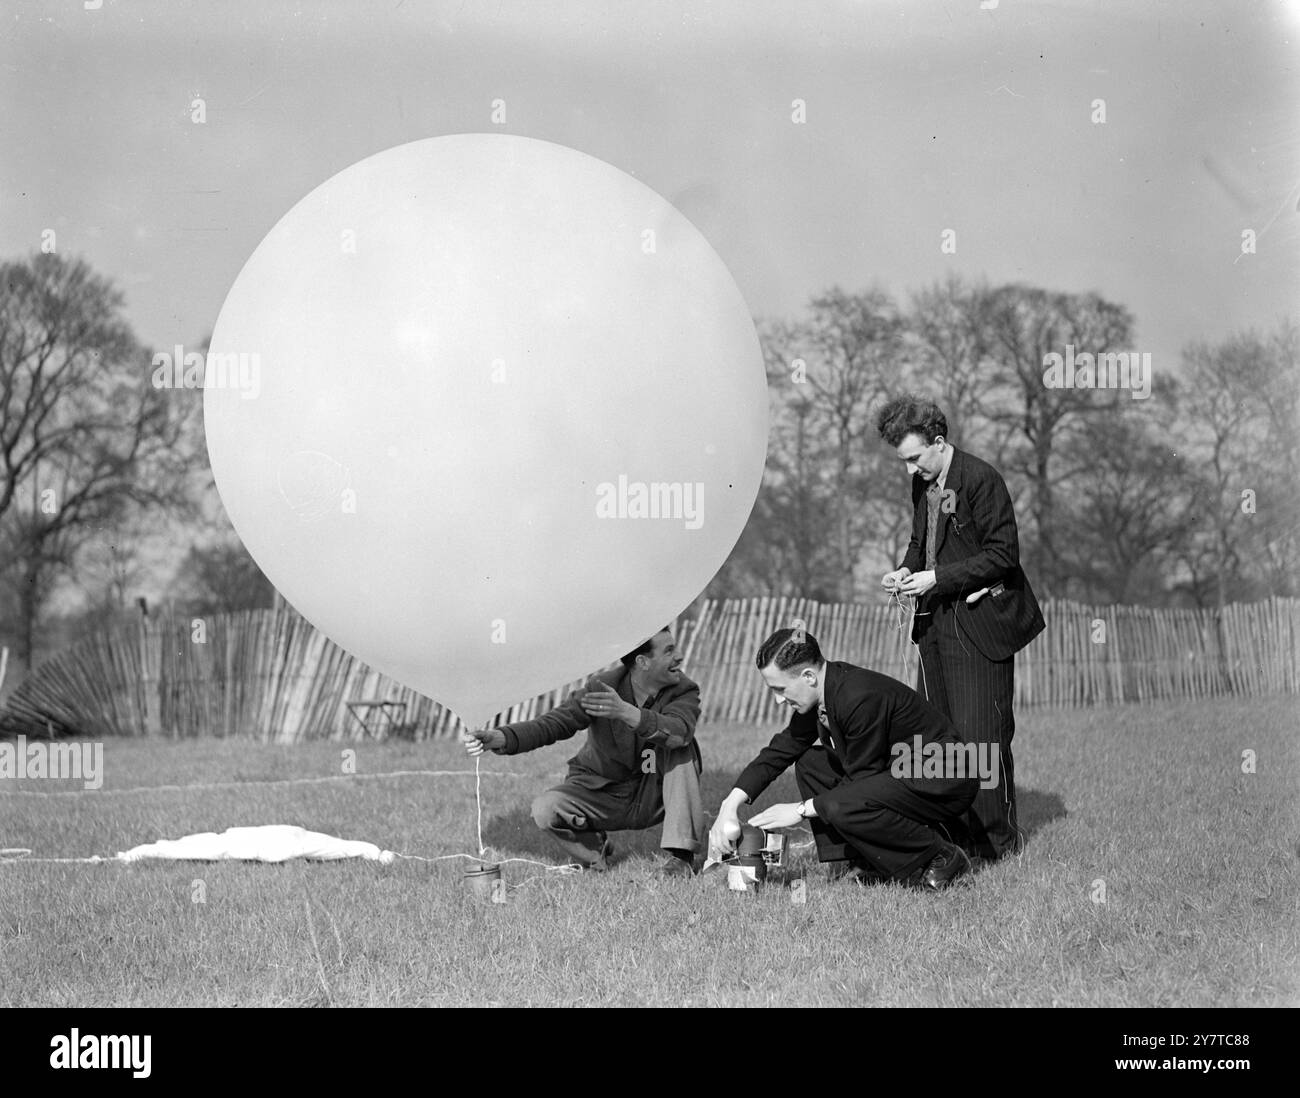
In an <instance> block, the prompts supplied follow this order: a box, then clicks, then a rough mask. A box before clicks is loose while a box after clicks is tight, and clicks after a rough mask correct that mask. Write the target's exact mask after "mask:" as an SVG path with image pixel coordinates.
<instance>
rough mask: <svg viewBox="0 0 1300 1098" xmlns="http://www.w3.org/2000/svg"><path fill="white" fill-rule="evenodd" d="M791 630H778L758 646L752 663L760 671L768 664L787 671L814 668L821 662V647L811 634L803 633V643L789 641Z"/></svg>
mask: <svg viewBox="0 0 1300 1098" xmlns="http://www.w3.org/2000/svg"><path fill="white" fill-rule="evenodd" d="M793 636H794V630H793V629H778V630H777V631H776V632H775V633H773V634H772V635H771V636H770V637H768V638H767V640H765V641H764V642H763V643H762V644H760V645H759V646H758V655H756V656H755V657H754V662H755V663H757V664H758V669H759V670H760V671H762V670H763V669H764V668H765V667H767V666H768V665H769V664H774V665H775V666H776V669H777V670H778V671H789V670H790V669H791V668H794V667H804V666H805V665H806V666H809V667H816V666H817V665H818V664H820V663H821V662H822V650H821V646H820V645H819V644H818V643H817V638H816V637H814V636H813V635H812V634H811V633H809V632H806V631H805V633H804V640H803V643H802V644H800V643H799V642H797V641H794V640H791V637H793Z"/></svg>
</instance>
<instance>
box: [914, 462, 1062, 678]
mask: <svg viewBox="0 0 1300 1098" xmlns="http://www.w3.org/2000/svg"><path fill="white" fill-rule="evenodd" d="M952 451H953V452H952V462H951V464H950V465H949V466H948V477H947V479H946V480H945V481H944V490H943V496H942V499H941V503H940V507H939V524H938V529H937V531H936V534H935V541H936V543H937V548H936V551H935V569H934V576H935V586H934V587H933V588H932V589H931V590H930V592H929V593H928V595H926V596H925V599H926V600H928V604H929V605H930V606H932V605H933V604H934V603H936V602H951V603H952V605H953V607H954V613H955V614H956V618H957V623H958V626H959V628H961V630H962V632H963V633H964V634H965V635H966V636H967V637H969V638H970V639H971V641H972V642H973V643H974V645H975V647H976V648H977V649H979V651H980V652H981V653H983V655H984V656H985V657H986V658H987V659H990V660H1004V659H1007V658H1009V657H1010V656H1013V655H1014V654H1015V653H1016V652H1018V651H1020V649H1022V648H1024V646H1025V645H1027V644H1028V643H1029V642H1030V641H1031V640H1033V639H1034V637H1036V636H1038V634H1039V633H1041V632H1042V631H1043V627H1044V625H1043V614H1042V611H1041V610H1040V609H1039V606H1038V600H1037V599H1036V598H1035V597H1034V592H1033V589H1032V588H1031V587H1030V586H1029V580H1028V579H1027V578H1026V576H1025V573H1024V570H1023V569H1022V568H1021V567H1020V540H1019V535H1018V533H1017V531H1016V514H1015V510H1014V509H1013V508H1012V506H1011V494H1010V493H1009V492H1008V491H1007V485H1006V481H1004V480H1003V479H1002V474H1001V473H999V472H998V471H997V470H996V469H994V468H993V466H992V465H990V464H989V463H988V462H986V461H981V460H980V459H979V458H977V457H975V456H974V455H972V454H968V453H966V452H965V451H963V450H959V449H957V447H956V446H954V447H953V448H952ZM925 489H926V484H925V481H923V480H922V479H921V478H920V477H919V476H914V477H913V478H912V508H913V516H912V539H911V541H910V542H908V546H907V553H906V555H905V556H904V557H903V563H902V565H901V566H900V567H906V568H910V569H911V570H912V571H913V572H921V571H924V570H925V536H926V518H927V514H928V512H927V502H926V496H925ZM998 583H1001V584H1002V585H1003V586H1004V588H1005V590H1004V591H1002V592H1001V593H1000V594H998V595H992V594H989V595H985V596H984V597H983V598H981V599H980V600H979V601H978V602H977V603H975V605H974V606H969V605H967V603H966V596H967V595H969V594H971V593H972V592H974V591H978V590H979V589H980V588H982V587H992V586H994V585H996V584H998ZM921 608H922V609H927V606H926V605H923V606H922V607H921ZM919 625H920V623H919V621H918V622H916V623H914V624H913V627H912V639H913V640H916V639H918V634H919Z"/></svg>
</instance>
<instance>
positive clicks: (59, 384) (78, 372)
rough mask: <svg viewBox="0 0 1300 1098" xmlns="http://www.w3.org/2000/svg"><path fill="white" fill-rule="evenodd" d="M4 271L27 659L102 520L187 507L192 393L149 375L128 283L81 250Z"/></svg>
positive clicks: (13, 499)
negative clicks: (128, 302)
mask: <svg viewBox="0 0 1300 1098" xmlns="http://www.w3.org/2000/svg"><path fill="white" fill-rule="evenodd" d="M0 285H2V286H3V288H4V297H3V300H0V538H2V539H3V543H4V545H5V546H6V547H7V548H8V550H9V553H10V554H11V555H10V556H9V557H8V559H6V560H0V568H4V566H5V565H7V566H8V567H7V568H4V570H5V572H6V578H7V580H8V581H9V582H10V583H12V584H16V585H17V588H18V602H19V611H20V618H21V633H20V637H19V655H20V657H21V658H22V659H23V660H24V661H25V662H28V663H30V659H31V656H32V653H33V651H34V649H35V645H36V632H37V625H38V619H39V615H40V612H41V608H42V607H43V605H44V603H45V600H46V599H47V598H48V596H49V594H50V592H51V590H52V589H53V586H54V584H55V583H56V582H57V581H58V579H59V578H60V577H61V576H62V575H64V574H66V573H67V572H68V571H69V570H71V569H72V568H74V567H75V565H76V562H77V560H78V556H79V554H80V552H81V550H82V549H83V547H84V546H85V545H86V543H87V542H88V540H90V538H91V537H93V535H94V534H95V532H96V530H97V529H99V528H100V527H103V526H105V525H117V524H121V523H124V522H131V521H133V520H134V519H136V518H138V516H140V515H141V514H142V513H144V512H146V511H148V510H151V509H158V508H167V509H171V510H173V511H175V512H177V513H184V512H185V511H186V509H187V507H188V500H187V497H186V494H185V491H184V486H183V481H184V478H185V476H186V474H187V472H188V466H187V453H186V452H185V449H184V448H183V447H182V446H181V445H180V442H181V440H182V436H183V425H184V423H185V421H186V419H187V418H188V417H190V416H192V415H194V414H195V408H196V402H195V401H194V399H193V396H194V394H192V393H188V392H184V391H182V392H180V393H175V392H174V391H171V390H163V391H159V390H155V389H154V388H153V387H152V386H151V384H150V372H149V369H148V366H149V358H148V356H147V355H146V353H145V350H144V348H143V347H142V346H141V345H140V344H139V343H138V342H137V341H136V339H135V336H134V334H133V333H132V332H131V329H130V327H129V326H128V324H127V323H126V321H125V320H124V319H123V318H122V316H121V315H120V314H121V309H122V295H121V293H120V292H119V291H118V290H117V289H115V288H114V287H113V286H112V284H111V283H110V282H109V281H108V280H106V279H104V278H101V277H100V276H98V275H96V274H95V273H94V272H93V271H91V269H90V267H89V266H88V265H87V264H86V263H85V262H84V261H83V260H80V259H73V260H67V259H64V258H62V257H60V256H57V255H36V256H34V257H32V258H31V259H29V260H26V261H20V262H10V263H5V264H3V265H0ZM28 499H30V501H31V503H30V506H29V505H28V503H27V500H28Z"/></svg>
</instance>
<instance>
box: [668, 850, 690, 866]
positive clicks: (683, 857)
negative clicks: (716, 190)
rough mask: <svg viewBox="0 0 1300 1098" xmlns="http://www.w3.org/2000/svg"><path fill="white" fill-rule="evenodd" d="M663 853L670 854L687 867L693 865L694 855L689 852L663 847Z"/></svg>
mask: <svg viewBox="0 0 1300 1098" xmlns="http://www.w3.org/2000/svg"><path fill="white" fill-rule="evenodd" d="M664 853H665V854H671V855H672V856H673V857H674V858H676V859H677V860H678V861H680V862H686V863H687V864H689V865H694V864H695V855H694V854H693V853H692V852H691V851H689V850H678V849H676V848H675V847H671V846H666V847H664Z"/></svg>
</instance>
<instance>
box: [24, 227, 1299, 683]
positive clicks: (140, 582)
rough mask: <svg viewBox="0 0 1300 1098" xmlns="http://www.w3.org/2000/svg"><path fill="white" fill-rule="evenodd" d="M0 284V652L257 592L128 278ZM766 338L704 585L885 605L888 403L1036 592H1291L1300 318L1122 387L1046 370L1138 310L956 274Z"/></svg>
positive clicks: (892, 483)
mask: <svg viewBox="0 0 1300 1098" xmlns="http://www.w3.org/2000/svg"><path fill="white" fill-rule="evenodd" d="M0 293H2V294H3V297H2V299H0V644H6V645H10V646H11V647H13V648H14V649H15V651H16V655H17V659H18V662H19V663H20V664H22V665H30V663H31V662H32V659H33V657H35V656H39V655H41V654H43V653H44V652H47V651H52V650H54V649H56V648H57V647H59V646H60V645H61V644H63V643H66V642H67V641H68V640H70V639H72V638H74V637H75V636H76V635H77V634H78V633H80V632H83V631H84V630H86V629H88V628H93V627H95V626H96V625H97V624H101V623H103V622H105V621H108V620H111V619H113V618H117V617H120V616H122V615H124V614H128V613H139V612H142V611H143V612H148V610H149V606H148V605H147V603H144V602H143V599H142V597H141V590H142V588H147V589H148V590H150V591H154V592H157V591H162V592H163V596H164V597H165V598H166V599H168V600H170V601H172V602H174V604H175V606H176V608H177V610H178V611H179V612H180V613H183V614H187V615H189V614H195V615H203V614H210V613H216V612H220V611H224V610H233V609H246V608H252V607H256V606H269V605H270V604H271V602H272V600H273V599H274V591H273V589H272V587H271V585H270V584H269V583H268V582H267V580H266V579H265V577H264V576H263V575H262V574H261V572H260V571H259V570H258V568H257V566H256V564H255V563H254V562H253V561H252V559H251V558H250V557H249V556H248V554H247V553H246V552H245V551H244V549H243V547H242V546H241V545H240V543H239V540H238V538H237V537H236V536H235V534H234V531H233V529H232V528H231V527H230V524H229V522H228V520H227V519H226V517H225V514H224V512H223V511H222V510H221V507H220V503H219V500H217V498H216V492H215V490H214V485H213V481H212V475H211V470H210V469H209V467H208V464H207V455H206V446H205V443H204V439H203V423H202V391H201V390H196V391H195V390H176V389H157V388H155V387H154V386H153V385H152V384H151V383H150V376H151V372H152V370H151V361H152V355H151V352H150V350H149V349H148V348H146V347H145V346H144V345H143V344H142V343H141V342H140V341H139V340H138V339H137V337H136V335H135V334H134V332H133V331H132V328H131V326H130V324H129V323H128V321H127V320H126V317H125V302H124V298H123V295H122V293H121V291H120V290H119V289H118V288H117V287H116V286H115V285H114V284H113V283H112V281H111V280H110V279H108V278H106V277H104V276H102V275H99V274H97V273H96V272H95V271H94V270H92V269H91V267H90V266H89V265H88V264H87V263H86V262H85V261H84V260H82V259H77V258H65V257H63V256H59V255H55V254H44V253H41V254H35V255H32V256H29V257H25V258H22V259H18V260H13V261H10V262H6V263H3V264H0ZM759 333H760V337H761V342H762V346H763V353H764V359H765V367H766V370H767V375H768V383H769V385H768V388H769V400H770V402H771V417H772V421H771V431H770V435H769V452H768V461H767V468H766V472H765V475H764V480H763V485H762V488H761V490H760V493H759V497H758V500H757V503H756V504H755V508H754V512H753V514H752V516H751V518H750V521H749V523H748V525H747V526H746V528H745V530H744V533H743V534H742V536H741V538H740V541H739V543H738V545H737V547H736V550H735V551H734V552H733V553H732V555H731V557H730V558H729V560H728V561H727V563H726V564H725V565H724V567H723V568H722V570H721V571H720V572H719V573H718V575H717V576H716V577H715V579H714V580H713V582H712V583H711V584H710V585H709V588H708V591H707V594H708V595H709V596H711V597H727V596H741V595H755V594H783V595H796V596H802V597H807V598H813V599H818V600H825V601H853V600H855V599H861V598H876V597H878V582H879V576H880V574H881V573H882V572H883V571H885V570H886V569H887V568H889V567H893V566H894V565H895V564H896V563H897V561H899V560H900V559H901V558H902V554H903V549H904V547H905V546H906V543H907V538H908V534H909V530H910V521H911V518H910V505H909V502H908V501H909V493H908V485H907V479H906V474H905V473H904V471H903V469H902V467H901V463H900V462H899V461H898V459H897V457H896V456H895V455H894V453H893V452H892V451H891V450H890V449H889V448H887V447H886V446H885V445H884V443H882V442H881V441H880V439H879V438H878V436H877V434H876V430H875V423H874V416H875V413H876V411H877V410H878V408H879V407H880V406H881V405H882V404H883V403H884V402H885V401H886V400H887V399H889V398H890V397H893V396H896V395H898V394H900V393H902V392H904V391H912V392H917V393H920V394H924V395H928V396H930V397H932V398H933V399H935V400H936V401H937V402H938V403H939V405H940V406H941V407H942V408H943V409H944V411H945V413H946V414H947V417H948V421H949V425H950V434H951V438H952V441H953V442H954V443H955V444H956V445H958V446H960V447H963V448H965V449H969V450H970V451H971V452H973V453H975V454H977V455H978V456H980V457H982V458H984V459H985V460H987V461H990V462H991V463H992V464H994V465H995V466H997V467H998V468H999V469H1000V470H1001V471H1002V473H1003V475H1004V476H1005V477H1006V479H1007V482H1008V485H1009V487H1010V488H1011V491H1012V494H1013V497H1014V498H1015V500H1016V507H1017V515H1018V518H1019V522H1020V534H1021V557H1022V561H1023V562H1024V564H1025V566H1026V568H1027V570H1028V572H1029V575H1030V578H1031V581H1032V582H1033V584H1034V586H1035V588H1036V589H1037V590H1038V592H1039V594H1040V595H1041V596H1051V595H1055V596H1059V597H1066V598H1075V599H1079V600H1081V601H1086V602H1091V603H1144V604H1148V605H1171V604H1172V605H1178V604H1182V605H1197V606H1213V605H1222V604H1223V603H1225V602H1229V601H1248V600H1252V599H1256V598H1260V597H1265V596H1268V595H1272V594H1281V595H1295V594H1296V583H1297V580H1296V576H1297V572H1300V569H1298V568H1297V564H1300V508H1298V507H1297V504H1296V502H1295V496H1294V493H1293V492H1292V490H1291V488H1290V485H1289V477H1288V475H1287V472H1288V470H1290V469H1293V468H1295V466H1296V461H1297V457H1300V454H1298V453H1297V442H1296V430H1295V427H1296V419H1297V416H1296V410H1297V400H1298V399H1300V370H1298V368H1297V350H1298V346H1300V336H1298V333H1297V328H1296V326H1295V324H1294V322H1293V321H1292V320H1291V319H1290V318H1283V319H1281V320H1280V321H1279V322H1278V324H1277V325H1276V327H1275V328H1274V329H1273V330H1270V331H1266V332H1256V331H1245V332H1239V333H1234V334H1232V335H1230V336H1229V337H1227V338H1226V339H1224V340H1222V341H1220V342H1218V343H1206V342H1191V343H1189V344H1188V345H1187V346H1186V347H1185V348H1184V350H1183V352H1182V356H1181V363H1180V364H1179V366H1180V368H1178V369H1176V368H1175V366H1174V364H1171V363H1163V362H1156V363H1154V364H1153V368H1152V370H1151V375H1150V377H1149V378H1148V379H1147V380H1148V381H1149V391H1148V392H1147V394H1146V395H1145V396H1143V397H1141V398H1137V399H1135V395H1134V390H1133V388H1132V387H1130V388H1127V389H1126V388H1106V387H1094V388H1089V387H1079V386H1073V387H1063V386H1059V385H1057V386H1054V385H1052V384H1049V383H1048V382H1046V381H1045V380H1044V377H1045V368H1046V363H1047V362H1048V361H1050V359H1049V356H1051V355H1056V354H1059V355H1065V354H1066V349H1067V347H1068V348H1070V349H1071V354H1072V355H1074V354H1080V355H1081V354H1088V355H1092V356H1096V357H1099V356H1103V355H1111V354H1116V353H1125V354H1127V353H1129V352H1136V353H1140V352H1141V348H1140V346H1138V345H1137V344H1136V343H1135V340H1134V335H1133V333H1134V319H1133V317H1132V316H1131V314H1130V313H1129V312H1128V311H1127V310H1126V309H1125V308H1124V307H1123V306H1121V305H1119V304H1117V303H1114V302H1110V301H1107V300H1105V299H1104V298H1102V297H1101V296H1100V295H1097V294H1067V293H1059V292H1053V291H1049V290H1044V289H1039V288H1035V287H1031V286H1025V285H1004V286H990V285H987V284H986V283H982V282H967V281H963V280H962V279H959V278H957V277H950V278H948V279H947V280H945V281H942V282H940V283H938V284H935V285H933V286H931V287H928V288H925V289H922V290H919V291H916V292H914V293H912V294H911V295H910V296H909V297H908V298H907V300H906V301H905V302H902V303H900V302H899V301H897V300H895V299H894V298H893V297H892V296H891V295H890V294H889V293H888V292H886V291H885V290H882V289H879V288H871V289H868V290H865V291H862V292H859V293H849V292H846V291H844V290H842V289H840V288H838V287H834V288H831V289H830V290H827V291H826V292H824V293H822V294H820V295H818V296H817V297H815V298H813V300H812V301H811V302H810V303H809V305H808V307H807V308H806V310H805V311H804V313H803V314H802V315H801V316H799V317H797V318H795V319H790V320H770V319H769V320H760V321H759ZM202 349H203V350H206V343H205V344H204V345H203V347H202ZM160 576H161V577H162V578H161V581H160Z"/></svg>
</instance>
